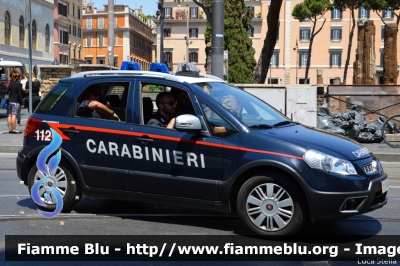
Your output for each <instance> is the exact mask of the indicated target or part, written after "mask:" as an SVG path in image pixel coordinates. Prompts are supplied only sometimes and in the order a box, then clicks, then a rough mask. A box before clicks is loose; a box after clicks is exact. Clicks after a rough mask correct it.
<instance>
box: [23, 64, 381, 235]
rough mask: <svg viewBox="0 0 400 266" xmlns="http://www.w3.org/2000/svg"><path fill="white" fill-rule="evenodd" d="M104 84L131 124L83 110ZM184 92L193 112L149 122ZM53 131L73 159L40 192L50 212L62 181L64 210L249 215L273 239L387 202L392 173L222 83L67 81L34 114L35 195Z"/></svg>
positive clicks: (29, 170) (30, 152)
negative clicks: (87, 203) (168, 209)
mask: <svg viewBox="0 0 400 266" xmlns="http://www.w3.org/2000/svg"><path fill="white" fill-rule="evenodd" d="M94 84H96V85H97V86H99V87H100V88H101V94H102V96H103V97H104V99H105V100H107V105H108V106H109V108H110V109H111V110H113V113H115V114H117V115H118V117H119V119H120V121H117V120H111V119H109V118H110V117H109V116H105V117H83V116H79V115H78V111H77V110H78V106H79V104H80V103H81V102H82V101H83V95H84V92H85V90H86V89H87V88H88V87H89V86H92V85H94ZM173 90H174V91H179V92H180V95H183V98H185V99H186V103H184V105H185V108H186V110H189V111H187V113H185V114H182V115H180V116H178V117H176V121H175V128H174V129H167V128H163V127H153V126H148V125H146V124H147V121H148V120H149V117H151V115H152V114H153V113H154V112H156V111H157V106H156V105H155V102H154V101H155V99H156V96H157V94H158V93H160V92H162V91H171V92H172V91H173ZM178 101H179V99H178ZM51 129H52V130H54V132H57V133H58V134H59V135H60V136H61V138H62V143H61V146H60V150H61V161H60V163H59V164H58V166H57V167H56V168H55V169H54V170H53V171H52V172H51V177H50V178H51V179H52V182H47V183H43V184H42V186H41V189H40V190H39V194H40V196H41V199H42V200H43V202H44V203H45V204H46V207H45V209H50V210H51V209H54V208H55V206H54V205H55V204H54V197H53V195H52V194H51V193H50V197H48V196H46V197H45V196H44V194H45V193H46V191H48V189H47V188H48V187H49V186H51V187H55V188H56V189H57V190H58V191H59V192H60V193H61V195H62V196H63V203H64V210H68V209H71V208H72V207H73V206H74V205H75V204H77V203H78V201H79V199H80V198H108V199H111V198H112V199H120V200H129V201H137V202H148V203H153V204H169V205H175V206H182V207H192V208H193V207H195V208H203V209H209V210H217V211H221V212H237V213H238V215H239V217H240V219H241V220H242V221H243V223H244V225H245V226H246V228H247V229H249V230H250V232H252V233H255V234H259V235H265V236H271V237H273V236H282V235H290V234H294V233H296V232H297V231H298V230H299V229H300V228H301V226H302V225H303V223H304V222H305V221H306V220H307V219H310V220H311V221H320V220H326V219H337V218H347V217H349V216H352V215H356V214H360V213H365V212H369V211H372V210H375V209H377V208H380V207H382V206H383V205H385V204H386V202H387V198H386V197H387V196H386V194H387V189H388V181H387V175H386V174H385V173H384V171H383V169H382V167H381V164H380V162H379V161H378V160H377V159H376V158H375V157H374V155H373V154H372V153H371V152H370V151H368V150H367V149H366V148H364V147H363V146H361V145H360V144H358V143H356V142H354V141H351V140H349V139H347V138H344V137H341V136H338V135H334V134H329V133H326V132H324V131H321V130H318V129H315V128H310V127H306V126H303V125H301V124H299V123H296V122H293V121H291V120H289V119H288V118H287V117H285V116H283V115H282V114H281V113H280V112H278V111H277V110H275V109H274V108H272V107H271V106H269V105H268V104H266V103H265V102H263V101H261V100H260V99H258V98H256V97H254V96H252V95H251V94H249V93H247V92H245V91H243V90H240V89H238V88H235V87H233V86H231V85H229V84H227V83H225V82H224V81H221V80H218V79H214V78H212V77H211V78H201V77H199V78H194V77H186V76H173V75H170V74H165V73H160V72H146V71H97V72H83V73H78V74H76V75H74V76H72V77H71V78H66V79H62V80H60V82H59V83H58V84H57V85H56V86H55V87H54V88H53V89H52V90H51V91H50V92H49V93H48V94H47V96H46V97H45V98H44V99H43V100H42V101H41V103H40V105H39V106H38V107H37V109H36V111H35V112H34V113H33V114H32V116H31V117H30V118H29V120H28V122H27V125H26V129H25V132H24V143H23V148H22V149H21V150H20V151H19V153H18V157H17V169H18V176H19V178H20V179H21V180H22V181H24V182H25V184H27V185H28V187H29V189H30V190H31V188H32V186H33V185H34V183H35V182H38V181H39V180H40V179H42V178H43V177H44V174H43V172H42V171H40V170H38V168H37V165H36V162H37V157H38V154H39V153H40V151H42V150H43V148H45V147H47V146H48V145H49V143H50V142H51V140H52V131H51ZM46 187H47V188H46Z"/></svg>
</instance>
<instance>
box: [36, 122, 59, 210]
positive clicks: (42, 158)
mask: <svg viewBox="0 0 400 266" xmlns="http://www.w3.org/2000/svg"><path fill="white" fill-rule="evenodd" d="M50 130H51V134H52V140H51V142H50V144H49V145H48V146H47V147H45V148H43V150H42V151H41V152H40V153H39V156H38V157H37V160H36V167H37V168H38V170H39V171H41V172H42V173H43V175H44V176H45V178H42V179H40V180H38V181H37V182H35V184H34V185H33V186H32V188H31V196H32V199H33V201H34V202H35V203H36V204H37V205H39V206H43V207H45V206H46V204H45V203H44V202H43V201H42V200H41V199H40V195H39V189H40V187H41V186H42V184H43V183H46V184H47V183H49V182H50V183H53V180H52V179H51V178H48V177H51V172H53V171H54V170H55V169H56V168H57V166H58V164H59V163H60V161H61V150H60V149H59V150H58V152H57V153H56V154H55V155H54V156H53V157H51V158H50V159H49V162H48V164H47V165H46V161H47V159H48V158H49V157H50V155H51V154H52V153H53V152H55V151H56V150H57V149H58V148H59V147H60V146H61V143H62V138H61V136H60V135H59V134H58V133H57V132H56V131H55V130H53V129H50ZM43 187H44V188H45V190H46V192H45V193H44V195H43V196H44V198H45V199H46V200H49V201H52V199H51V197H50V192H51V193H52V194H53V195H54V204H56V209H55V210H54V211H53V212H45V211H41V210H37V211H38V212H39V213H40V214H41V215H42V216H43V217H45V218H53V217H55V216H56V215H58V214H59V213H60V212H61V210H62V208H63V198H62V196H61V194H60V192H59V191H58V190H57V189H55V188H54V187H49V186H47V185H45V184H44V185H43Z"/></svg>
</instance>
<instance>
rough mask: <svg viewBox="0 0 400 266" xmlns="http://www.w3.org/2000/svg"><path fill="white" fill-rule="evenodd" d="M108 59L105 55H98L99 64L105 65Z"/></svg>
mask: <svg viewBox="0 0 400 266" xmlns="http://www.w3.org/2000/svg"><path fill="white" fill-rule="evenodd" d="M105 62H106V59H105V58H104V57H103V56H100V57H97V64H100V65H104V64H105Z"/></svg>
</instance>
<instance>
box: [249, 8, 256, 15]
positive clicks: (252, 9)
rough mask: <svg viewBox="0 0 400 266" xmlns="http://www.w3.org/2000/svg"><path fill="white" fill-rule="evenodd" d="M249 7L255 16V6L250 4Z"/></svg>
mask: <svg viewBox="0 0 400 266" xmlns="http://www.w3.org/2000/svg"><path fill="white" fill-rule="evenodd" d="M248 8H249V9H250V10H251V11H252V12H253V17H254V16H255V14H254V6H248Z"/></svg>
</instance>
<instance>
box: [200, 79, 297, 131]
mask: <svg viewBox="0 0 400 266" xmlns="http://www.w3.org/2000/svg"><path fill="white" fill-rule="evenodd" d="M194 85H196V87H198V88H199V89H200V90H201V91H202V92H203V93H204V94H205V95H208V96H209V97H211V98H212V99H214V100H215V101H216V102H218V103H219V104H221V105H222V106H223V107H224V108H226V109H228V110H229V111H230V112H231V113H232V114H234V115H235V116H236V117H237V118H238V119H239V120H240V121H241V122H242V123H244V124H246V125H247V126H248V127H250V128H256V129H265V128H269V127H272V126H278V125H284V124H286V123H290V122H289V121H288V119H287V118H286V117H285V116H284V115H283V114H281V113H280V112H278V111H277V110H275V109H274V108H273V107H271V106H270V105H268V104H267V103H265V102H263V101H261V100H260V99H258V98H257V97H255V96H253V95H251V94H250V93H247V92H245V91H243V90H241V89H239V88H236V87H233V86H230V85H229V84H227V83H223V82H200V83H196V84H194ZM286 121H287V122H286Z"/></svg>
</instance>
